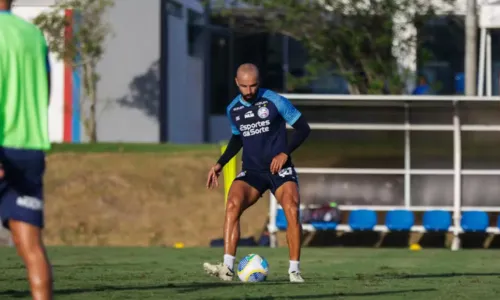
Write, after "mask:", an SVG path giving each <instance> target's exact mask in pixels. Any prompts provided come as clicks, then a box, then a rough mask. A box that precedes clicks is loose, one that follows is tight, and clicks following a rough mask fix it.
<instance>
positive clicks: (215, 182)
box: [207, 164, 222, 189]
mask: <svg viewBox="0 0 500 300" xmlns="http://www.w3.org/2000/svg"><path fill="white" fill-rule="evenodd" d="M221 170H222V166H221V165H220V164H216V165H215V166H213V167H212V168H211V169H210V171H208V178H207V189H212V188H214V187H218V186H219V175H220V171H221Z"/></svg>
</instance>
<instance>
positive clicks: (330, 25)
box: [214, 0, 455, 94]
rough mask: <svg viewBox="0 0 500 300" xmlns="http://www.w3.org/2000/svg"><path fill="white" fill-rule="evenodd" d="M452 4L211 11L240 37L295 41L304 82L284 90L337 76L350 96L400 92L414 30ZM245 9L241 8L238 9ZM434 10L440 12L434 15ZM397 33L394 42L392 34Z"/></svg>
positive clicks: (422, 1)
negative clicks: (304, 55)
mask: <svg viewBox="0 0 500 300" xmlns="http://www.w3.org/2000/svg"><path fill="white" fill-rule="evenodd" d="M454 2H455V1H454V0H442V1H434V0H348V1H347V0H344V1H342V0H317V1H295V0H243V1H239V4H238V5H237V6H236V5H233V6H231V7H228V6H223V5H219V6H217V5H215V6H214V11H216V13H217V14H220V15H222V16H225V17H228V18H233V19H234V20H237V21H236V22H232V24H234V27H233V29H234V30H236V31H241V32H245V33H248V32H262V31H267V32H273V33H279V34H283V35H286V36H289V37H291V38H293V39H295V40H297V41H299V42H300V43H301V44H302V45H303V46H304V47H305V48H306V50H307V52H308V54H309V58H310V61H309V64H308V66H307V71H308V76H307V77H305V78H290V79H291V81H290V84H291V85H290V86H289V87H288V88H289V89H293V88H295V87H298V86H300V85H304V84H305V83H307V82H308V81H310V80H312V79H314V78H316V77H317V76H318V75H319V74H324V73H337V74H340V75H342V76H343V77H345V78H346V79H347V80H348V82H349V89H350V92H351V93H353V94H359V93H361V94H366V93H381V92H382V90H383V89H386V90H388V91H389V92H390V93H401V92H402V91H403V88H404V85H405V82H406V80H407V79H408V76H409V72H408V70H404V69H401V68H400V65H399V64H398V61H397V59H396V57H395V56H396V55H395V54H396V53H397V54H398V55H397V56H398V57H411V52H412V51H413V49H415V46H416V45H417V44H418V43H419V42H421V40H417V32H416V30H415V29H414V28H415V27H418V26H419V25H421V24H423V23H424V22H426V20H428V19H429V18H432V17H434V16H436V15H438V14H447V13H448V12H449V11H451V10H452V8H453V4H454ZM242 4H244V5H242ZM243 6H244V7H245V8H242V7H243ZM438 8H439V11H438ZM395 32H400V33H402V34H400V35H399V36H398V37H399V39H398V40H399V42H397V43H396V42H394V39H393V37H394V33H395Z"/></svg>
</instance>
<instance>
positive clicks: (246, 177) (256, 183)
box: [235, 167, 299, 195]
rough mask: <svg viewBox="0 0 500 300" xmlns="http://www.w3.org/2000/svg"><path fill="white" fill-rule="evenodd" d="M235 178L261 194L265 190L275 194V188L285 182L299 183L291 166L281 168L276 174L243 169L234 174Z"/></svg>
mask: <svg viewBox="0 0 500 300" xmlns="http://www.w3.org/2000/svg"><path fill="white" fill-rule="evenodd" d="M235 180H241V181H244V182H246V183H248V184H249V185H250V186H252V187H254V188H255V189H257V190H258V191H259V193H260V194H261V195H262V194H264V193H265V191H267V190H270V191H271V193H273V194H275V193H276V190H277V189H278V188H279V187H280V186H282V185H283V184H284V183H285V182H288V181H293V182H295V183H297V185H298V184H299V179H298V176H297V173H296V172H295V169H294V168H293V167H287V168H284V169H282V170H281V171H280V172H279V173H278V174H271V172H265V173H264V172H256V171H250V170H243V171H242V172H240V174H238V176H236V179H235Z"/></svg>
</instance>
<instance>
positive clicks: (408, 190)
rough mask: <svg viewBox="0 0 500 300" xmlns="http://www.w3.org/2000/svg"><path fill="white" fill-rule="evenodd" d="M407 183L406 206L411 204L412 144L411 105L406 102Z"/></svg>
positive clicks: (405, 184)
mask: <svg viewBox="0 0 500 300" xmlns="http://www.w3.org/2000/svg"><path fill="white" fill-rule="evenodd" d="M405 127H406V129H405V154H404V155H405V183H404V189H405V191H404V197H405V198H404V202H405V208H406V209H409V208H410V206H411V190H410V189H411V172H410V171H411V170H410V169H411V144H410V136H411V132H410V107H409V105H408V103H405Z"/></svg>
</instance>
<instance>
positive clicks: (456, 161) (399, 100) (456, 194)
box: [268, 94, 500, 250]
mask: <svg viewBox="0 0 500 300" xmlns="http://www.w3.org/2000/svg"><path fill="white" fill-rule="evenodd" d="M282 96H284V97H286V98H288V99H289V100H290V101H291V102H292V103H294V104H295V105H300V106H352V105H355V106H361V107H373V106H380V105H383V106H394V105H397V106H403V107H404V123H403V124H367V123H310V126H311V129H313V130H360V131H373V130H379V131H404V168H401V169H384V168H297V169H296V171H297V173H299V174H365V175H366V174H369V175H404V206H392V207H388V206H358V205H354V206H353V205H350V206H343V205H340V209H341V210H354V209H360V208H368V209H373V210H381V211H383V210H390V209H398V208H405V209H409V210H414V211H425V210H430V209H444V210H452V211H453V225H452V227H450V231H452V232H453V235H454V238H453V242H452V247H451V248H452V250H458V249H459V248H460V236H459V234H460V233H461V232H462V229H461V226H460V221H461V212H462V210H464V211H465V210H483V211H488V212H492V211H500V205H499V206H498V207H473V206H472V207H462V205H461V204H462V201H461V200H462V175H484V176H491V175H500V169H498V170H483V169H463V168H462V132H498V131H500V125H480V124H461V120H460V114H459V104H460V103H465V102H472V103H473V102H476V103H481V102H498V103H499V104H500V97H470V96H405V95H390V96H389V95H359V96H351V95H321V94H282ZM422 102H424V103H437V102H441V103H447V104H449V105H451V106H452V108H453V109H452V110H453V113H452V120H451V121H452V122H451V124H450V125H442V124H411V123H410V113H409V111H410V107H411V105H412V104H414V103H422ZM412 131H429V132H437V131H449V132H452V133H453V168H452V169H421V168H418V169H414V168H412V166H411V147H410V145H411V137H410V133H411V132H412ZM412 175H453V206H452V207H439V208H438V207H434V206H432V207H428V206H418V207H416V206H412V205H411V176H412ZM278 208H279V205H278V203H277V201H276V198H275V197H274V195H272V194H271V199H270V218H269V219H270V223H269V225H268V228H269V232H270V235H271V247H273V246H275V245H276V232H277V231H278V229H277V227H276V212H277V209H278ZM344 227H346V226H340V228H339V229H342V228H344ZM378 227H380V228H378ZM378 227H377V228H378V229H380V230H385V229H383V228H382V227H384V226H378ZM417 227H418V228H417ZM303 228H304V230H311V231H312V230H314V229H313V228H312V227H311V226H307V225H305V226H304V227H303ZM377 228H376V229H377ZM344 229H347V228H344ZM417 229H418V230H417ZM415 230H416V231H422V228H421V226H415ZM497 231H498V230H496V229H495V230H493V229H491V228H490V229H489V230H488V232H497Z"/></svg>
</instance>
